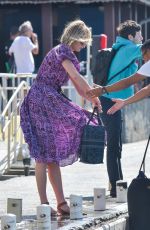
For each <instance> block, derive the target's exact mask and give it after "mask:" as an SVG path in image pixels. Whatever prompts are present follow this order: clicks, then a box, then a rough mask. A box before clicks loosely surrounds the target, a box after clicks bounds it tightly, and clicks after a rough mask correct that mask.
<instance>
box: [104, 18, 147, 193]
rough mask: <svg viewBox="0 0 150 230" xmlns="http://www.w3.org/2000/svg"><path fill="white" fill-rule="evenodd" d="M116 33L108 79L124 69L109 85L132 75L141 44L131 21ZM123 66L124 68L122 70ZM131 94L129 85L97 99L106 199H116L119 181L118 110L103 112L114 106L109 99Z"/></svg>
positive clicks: (119, 117)
mask: <svg viewBox="0 0 150 230" xmlns="http://www.w3.org/2000/svg"><path fill="white" fill-rule="evenodd" d="M117 32H118V35H119V36H117V38H116V42H115V43H114V44H113V46H112V47H113V48H114V49H118V48H119V47H120V46H121V48H120V49H119V50H118V52H117V53H116V55H115V57H114V58H113V60H112V63H111V66H110V69H109V75H108V80H109V79H110V78H111V77H112V76H113V75H115V74H116V73H119V72H120V71H121V70H123V69H124V70H123V71H122V72H120V73H119V74H118V75H116V76H115V77H114V78H113V79H112V80H111V81H109V83H108V84H109V85H110V84H113V83H115V82H117V81H119V80H121V79H124V78H125V77H127V76H130V75H132V74H134V73H135V72H136V71H137V69H138V65H137V60H138V59H140V58H141V57H142V52H141V43H142V40H143V37H142V35H141V26H140V25H139V24H137V23H136V22H135V21H131V20H127V21H125V22H123V23H121V24H120V25H119V27H118V28H117ZM126 66H127V68H125V67H126ZM104 88H105V87H104ZM133 94H134V87H133V86H130V87H128V88H126V89H123V90H120V91H118V92H111V93H109V94H107V93H106V94H103V96H101V97H100V100H101V104H102V108H103V113H102V115H101V117H102V120H103V123H104V125H105V128H106V131H107V171H108V177H109V182H110V184H111V190H110V196H112V197H116V181H117V180H121V179H123V174H122V168H121V152H122V141H121V132H122V119H121V110H119V111H117V112H116V113H115V114H113V115H111V116H110V115H108V114H107V111H108V109H109V108H110V107H111V106H112V105H113V104H114V102H113V101H112V100H111V99H112V98H121V99H126V98H128V97H130V96H132V95H133Z"/></svg>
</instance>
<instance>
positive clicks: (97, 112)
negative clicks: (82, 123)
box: [87, 106, 103, 125]
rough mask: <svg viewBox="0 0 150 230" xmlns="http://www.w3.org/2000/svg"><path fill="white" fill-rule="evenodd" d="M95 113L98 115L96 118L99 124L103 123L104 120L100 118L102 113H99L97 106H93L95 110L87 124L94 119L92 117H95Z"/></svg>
mask: <svg viewBox="0 0 150 230" xmlns="http://www.w3.org/2000/svg"><path fill="white" fill-rule="evenodd" d="M95 115H96V118H97V120H98V124H99V125H103V122H102V120H101V118H100V114H99V111H98V107H96V106H95V107H94V108H93V112H92V114H91V117H90V118H89V120H88V122H87V125H89V123H90V122H91V121H92V119H93V117H94V116H95Z"/></svg>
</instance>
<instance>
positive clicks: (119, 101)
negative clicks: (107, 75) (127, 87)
mask: <svg viewBox="0 0 150 230" xmlns="http://www.w3.org/2000/svg"><path fill="white" fill-rule="evenodd" d="M112 101H114V102H116V103H115V104H114V105H113V106H112V107H111V108H110V109H109V110H108V111H107V114H114V113H115V112H116V111H118V110H120V109H121V108H123V107H124V106H125V101H124V100H122V99H112Z"/></svg>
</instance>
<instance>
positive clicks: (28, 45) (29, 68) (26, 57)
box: [9, 36, 36, 73]
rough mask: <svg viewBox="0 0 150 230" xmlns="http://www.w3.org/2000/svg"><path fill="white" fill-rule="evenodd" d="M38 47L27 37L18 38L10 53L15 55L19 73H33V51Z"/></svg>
mask: <svg viewBox="0 0 150 230" xmlns="http://www.w3.org/2000/svg"><path fill="white" fill-rule="evenodd" d="M34 48H36V45H34V44H33V43H32V41H31V40H30V38H29V37H27V36H18V37H16V38H15V40H14V41H13V43H12V45H11V47H10V48H9V52H10V53H14V58H15V63H16V67H17V73H33V72H34V58H33V54H32V50H33V49H34Z"/></svg>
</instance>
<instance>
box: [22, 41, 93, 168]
mask: <svg viewBox="0 0 150 230" xmlns="http://www.w3.org/2000/svg"><path fill="white" fill-rule="evenodd" d="M65 59H69V60H71V61H72V63H73V64H74V66H75V67H76V69H77V70H78V71H79V62H78V60H77V58H76V56H75V54H74V53H73V52H72V51H71V49H70V47H69V46H67V45H65V44H60V45H58V46H56V47H54V48H53V49H52V50H51V51H50V52H49V53H48V54H47V55H46V57H45V58H44V60H43V62H42V64H41V66H40V68H39V71H38V74H37V78H36V80H35V82H34V83H33V85H32V87H31V89H30V90H29V92H28V95H27V96H26V97H25V99H24V101H23V103H22V106H21V111H20V116H21V127H22V130H23V133H24V138H25V141H26V142H27V143H28V145H29V149H30V154H31V157H33V158H34V159H35V160H36V161H38V162H43V163H50V162H55V163H56V164H58V165H59V166H66V165H69V164H72V163H73V162H75V161H77V159H78V150H79V145H80V139H81V134H82V130H83V127H84V126H85V124H86V121H87V118H88V117H89V114H90V113H88V112H87V111H85V110H84V109H82V108H81V107H79V106H77V105H76V104H74V103H73V102H70V101H69V100H68V99H67V98H65V97H64V96H63V95H61V94H60V93H59V92H58V90H59V89H60V87H61V86H63V85H64V84H65V83H67V81H68V80H69V76H68V74H67V73H66V71H65V69H64V68H63V66H62V64H61V63H62V61H63V60H65Z"/></svg>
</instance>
